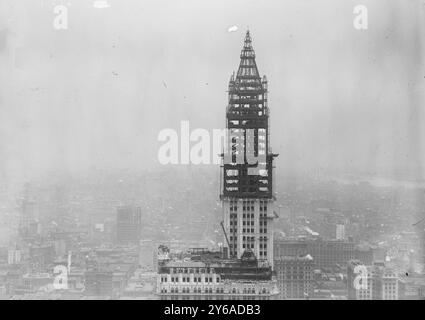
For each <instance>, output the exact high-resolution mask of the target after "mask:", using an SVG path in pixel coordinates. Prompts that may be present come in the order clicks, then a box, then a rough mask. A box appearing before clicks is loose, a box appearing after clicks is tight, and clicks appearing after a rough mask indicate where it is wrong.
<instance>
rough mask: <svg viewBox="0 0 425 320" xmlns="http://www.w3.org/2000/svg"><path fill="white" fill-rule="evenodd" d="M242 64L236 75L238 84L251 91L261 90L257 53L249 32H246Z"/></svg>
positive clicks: (241, 56)
mask: <svg viewBox="0 0 425 320" xmlns="http://www.w3.org/2000/svg"><path fill="white" fill-rule="evenodd" d="M240 58H241V60H240V63H239V68H238V72H237V74H236V79H235V80H236V84H237V85H238V86H240V87H245V88H247V89H248V88H249V89H260V88H262V85H261V77H260V73H259V72H258V67H257V63H256V62H255V51H254V48H253V47H252V38H251V35H250V33H249V30H248V31H247V32H246V35H245V40H244V44H243V48H242V51H241V55H240Z"/></svg>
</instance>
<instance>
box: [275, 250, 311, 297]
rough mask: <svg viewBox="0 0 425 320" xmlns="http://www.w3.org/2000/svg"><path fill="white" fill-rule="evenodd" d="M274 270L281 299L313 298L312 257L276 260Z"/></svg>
mask: <svg viewBox="0 0 425 320" xmlns="http://www.w3.org/2000/svg"><path fill="white" fill-rule="evenodd" d="M274 270H275V271H276V279H277V283H278V289H279V295H278V297H279V299H280V300H285V299H308V298H310V297H312V296H313V289H314V288H313V281H314V279H313V270H314V261H313V258H312V257H311V256H310V255H306V256H286V257H279V258H276V259H275V261H274Z"/></svg>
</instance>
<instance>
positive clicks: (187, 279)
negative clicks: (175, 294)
mask: <svg viewBox="0 0 425 320" xmlns="http://www.w3.org/2000/svg"><path fill="white" fill-rule="evenodd" d="M204 280H205V283H213V277H205V279H204ZM215 280H216V282H220V277H216V279H215ZM161 282H168V277H167V276H163V277H161ZM170 282H171V283H178V282H179V277H171V278H170ZM181 282H191V281H190V277H182V278H181ZM193 282H195V283H201V282H202V278H201V277H193Z"/></svg>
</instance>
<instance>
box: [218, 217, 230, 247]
mask: <svg viewBox="0 0 425 320" xmlns="http://www.w3.org/2000/svg"><path fill="white" fill-rule="evenodd" d="M220 225H221V228H222V229H223V233H224V237H225V238H226V242H227V247H228V248H229V250H230V242H229V238H227V233H226V229H225V228H224V222H223V221H221V222H220Z"/></svg>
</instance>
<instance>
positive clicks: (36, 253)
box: [29, 244, 55, 269]
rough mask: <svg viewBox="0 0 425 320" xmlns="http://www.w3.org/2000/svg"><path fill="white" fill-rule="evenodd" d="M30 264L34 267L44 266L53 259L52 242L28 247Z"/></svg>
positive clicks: (53, 248) (51, 262)
mask: <svg viewBox="0 0 425 320" xmlns="http://www.w3.org/2000/svg"><path fill="white" fill-rule="evenodd" d="M29 256H30V261H31V264H32V265H33V266H34V267H36V268H40V269H43V268H46V267H47V266H49V265H51V264H53V262H54V260H55V247H54V245H53V244H42V245H33V246H31V247H30V249H29Z"/></svg>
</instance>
